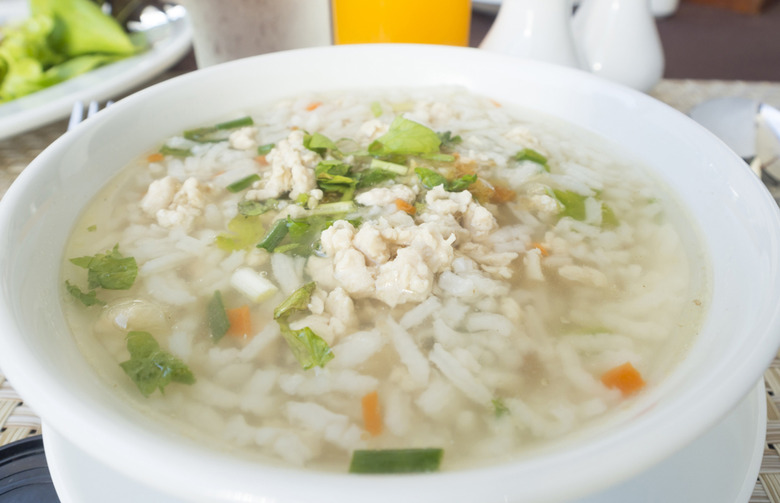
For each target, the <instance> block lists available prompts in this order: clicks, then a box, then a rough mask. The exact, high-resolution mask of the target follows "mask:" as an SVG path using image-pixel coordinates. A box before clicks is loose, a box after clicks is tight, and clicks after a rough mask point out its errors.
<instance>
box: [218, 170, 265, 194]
mask: <svg viewBox="0 0 780 503" xmlns="http://www.w3.org/2000/svg"><path fill="white" fill-rule="evenodd" d="M259 180H260V175H258V174H257V173H252V174H251V175H249V176H245V177H244V178H242V179H241V180H236V181H235V182H233V183H231V184H230V185H228V186H227V187H225V188H226V189H227V190H228V192H233V193H234V194H235V193H236V192H241V191H242V190H244V189H248V188H249V187H250V186H251V185H252V184H253V183H255V182H257V181H259Z"/></svg>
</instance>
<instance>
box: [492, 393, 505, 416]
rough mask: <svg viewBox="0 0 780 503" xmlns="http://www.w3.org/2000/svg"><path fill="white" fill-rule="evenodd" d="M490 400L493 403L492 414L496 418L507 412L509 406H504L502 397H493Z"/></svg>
mask: <svg viewBox="0 0 780 503" xmlns="http://www.w3.org/2000/svg"><path fill="white" fill-rule="evenodd" d="M491 402H492V403H493V415H494V416H495V417H496V418H499V417H502V416H506V415H507V414H509V407H507V406H506V404H505V403H504V401H503V400H502V399H500V398H494V399H493V400H492V401H491Z"/></svg>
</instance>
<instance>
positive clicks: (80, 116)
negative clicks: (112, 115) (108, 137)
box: [68, 100, 114, 131]
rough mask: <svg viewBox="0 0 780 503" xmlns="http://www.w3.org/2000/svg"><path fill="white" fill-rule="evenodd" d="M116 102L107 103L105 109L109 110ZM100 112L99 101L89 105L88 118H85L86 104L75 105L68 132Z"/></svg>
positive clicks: (109, 101)
mask: <svg viewBox="0 0 780 503" xmlns="http://www.w3.org/2000/svg"><path fill="white" fill-rule="evenodd" d="M113 104H114V102H113V101H112V100H108V101H106V104H105V106H104V107H103V108H108V107H110V106H111V105H113ZM99 110H100V103H98V102H97V101H94V100H93V101H90V102H89V105H87V107H86V111H87V116H86V117H84V102H82V101H77V102H76V103H74V104H73V110H71V112H70V119H68V131H70V130H71V129H73V128H74V127H76V126H77V125H78V124H80V123H82V122H84V121H85V120H86V119H89V118H90V117H92V116H93V115H95V114H96V113H98V111H99Z"/></svg>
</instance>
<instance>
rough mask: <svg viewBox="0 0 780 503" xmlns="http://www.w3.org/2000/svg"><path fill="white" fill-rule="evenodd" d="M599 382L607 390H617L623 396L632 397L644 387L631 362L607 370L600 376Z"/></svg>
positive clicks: (640, 376)
mask: <svg viewBox="0 0 780 503" xmlns="http://www.w3.org/2000/svg"><path fill="white" fill-rule="evenodd" d="M601 382H602V383H604V386H606V387H608V388H617V389H619V390H620V391H621V393H623V395H632V394H634V393H636V392H637V391H639V390H640V389H642V388H644V386H645V381H644V379H642V375H641V374H640V373H639V371H638V370H637V369H635V368H634V366H633V365H631V362H626V363H624V364H623V365H618V366H617V367H615V368H612V369H610V370H607V371H606V372H604V375H602V376H601Z"/></svg>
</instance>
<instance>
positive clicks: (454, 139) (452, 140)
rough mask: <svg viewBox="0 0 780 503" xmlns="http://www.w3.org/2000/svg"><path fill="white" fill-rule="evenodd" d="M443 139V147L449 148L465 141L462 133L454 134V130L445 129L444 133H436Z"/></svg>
mask: <svg viewBox="0 0 780 503" xmlns="http://www.w3.org/2000/svg"><path fill="white" fill-rule="evenodd" d="M436 135H437V136H438V137H439V140H441V148H442V149H448V148H452V147H453V146H455V145H458V144H459V143H462V142H463V138H461V137H460V135H455V136H452V131H444V132H443V133H436Z"/></svg>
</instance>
